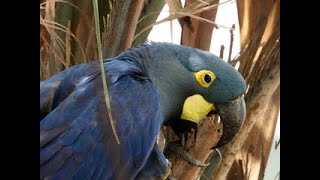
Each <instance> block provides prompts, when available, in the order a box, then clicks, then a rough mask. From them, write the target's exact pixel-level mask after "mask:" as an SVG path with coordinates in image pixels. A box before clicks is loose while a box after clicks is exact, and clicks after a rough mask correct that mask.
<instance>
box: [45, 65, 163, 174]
mask: <svg viewBox="0 0 320 180" xmlns="http://www.w3.org/2000/svg"><path fill="white" fill-rule="evenodd" d="M105 67H106V73H107V76H108V77H110V81H108V84H109V93H110V95H111V96H110V101H111V106H112V112H113V117H114V119H115V121H116V129H117V133H118V135H119V137H120V142H121V144H120V145H118V144H117V143H116V142H115V138H114V135H113V133H112V129H111V127H110V125H109V119H108V116H107V111H106V106H105V102H104V95H103V91H102V90H101V89H102V83H101V76H100V69H99V64H98V62H91V63H88V64H82V65H78V66H75V67H73V68H70V69H67V70H65V71H63V72H61V74H58V75H56V76H54V77H53V78H52V79H49V80H47V81H44V82H41V84H40V89H41V92H40V96H41V100H42V102H41V103H42V105H46V106H50V104H51V107H50V110H51V112H50V110H47V112H48V115H46V116H45V117H44V118H43V119H42V120H41V122H40V144H41V145H40V171H41V173H40V178H49V179H133V178H135V177H136V175H137V174H138V172H139V171H140V169H141V168H142V167H143V165H144V164H145V163H146V161H147V159H148V157H149V154H150V153H151V151H152V149H153V146H154V144H155V140H156V136H157V134H158V132H159V130H160V127H161V125H162V123H163V117H162V114H161V108H160V101H159V95H158V92H157V91H156V89H155V88H154V86H153V84H152V83H151V82H150V81H149V80H148V77H146V76H143V72H141V71H140V70H139V68H138V67H137V66H135V65H134V64H132V63H131V62H128V61H119V60H115V59H114V60H108V61H106V62H105ZM137 75H138V76H137ZM54 84H59V85H58V87H56V88H55V89H54V90H52V89H50V88H52V87H54ZM48 92H49V93H48ZM133 97H134V98H133ZM44 100H45V101H46V102H45V101H44ZM43 107H44V106H43ZM40 110H41V105H40Z"/></svg>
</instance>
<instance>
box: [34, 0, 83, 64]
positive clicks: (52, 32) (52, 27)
mask: <svg viewBox="0 0 320 180" xmlns="http://www.w3.org/2000/svg"><path fill="white" fill-rule="evenodd" d="M55 2H61V3H66V4H69V5H70V6H72V7H74V8H76V9H77V10H79V11H80V9H79V8H78V7H77V6H75V5H74V4H72V3H70V2H68V1H64V0H48V1H45V2H43V3H41V4H40V9H46V8H45V6H46V5H47V4H48V3H55ZM51 19H52V18H51ZM51 19H50V18H46V17H42V16H41V15H40V25H42V26H43V27H44V28H45V29H46V32H47V33H48V34H49V36H50V38H51V40H52V42H53V46H55V44H57V45H58V46H59V47H60V51H62V52H63V53H65V54H66V61H64V60H63V58H61V57H59V56H58V54H59V52H57V50H56V47H51V46H52V45H50V43H49V42H47V41H46V40H45V41H44V44H45V45H46V46H48V47H49V49H51V50H52V51H53V52H54V53H55V57H57V58H58V60H59V61H60V62H61V63H62V64H63V65H64V66H65V68H67V67H69V66H70V56H73V54H72V53H71V48H70V44H68V43H69V41H70V38H71V37H72V38H73V39H75V41H76V43H77V44H78V45H79V47H80V51H81V53H82V56H83V58H84V59H85V53H84V50H83V47H82V45H81V41H80V40H79V39H78V38H77V37H76V36H75V35H74V34H73V33H72V32H71V30H70V27H69V28H68V27H65V26H63V25H61V24H59V23H57V22H55V21H54V20H51ZM69 26H70V25H69ZM56 30H58V31H62V32H64V33H66V42H67V43H65V41H64V40H62V39H61V38H60V37H59V35H58V33H57V32H56ZM43 39H45V38H43ZM66 50H67V52H66ZM68 59H69V60H68Z"/></svg>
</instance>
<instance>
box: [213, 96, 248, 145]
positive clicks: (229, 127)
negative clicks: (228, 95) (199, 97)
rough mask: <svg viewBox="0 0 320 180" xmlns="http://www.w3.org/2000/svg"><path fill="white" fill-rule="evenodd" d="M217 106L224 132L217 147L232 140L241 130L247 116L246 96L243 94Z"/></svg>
mask: <svg viewBox="0 0 320 180" xmlns="http://www.w3.org/2000/svg"><path fill="white" fill-rule="evenodd" d="M215 107H216V111H217V113H218V114H219V115H220V119H221V121H222V124H223V134H222V136H221V137H220V140H219V142H218V143H217V145H216V148H217V147H221V146H223V145H225V144H226V143H228V142H230V141H231V140H232V139H233V138H234V137H235V136H236V135H237V133H238V132H239V130H240V128H241V126H242V124H243V122H244V120H245V118H246V104H245V101H244V96H243V95H241V96H239V97H238V98H237V99H235V100H233V101H229V102H227V103H223V104H215Z"/></svg>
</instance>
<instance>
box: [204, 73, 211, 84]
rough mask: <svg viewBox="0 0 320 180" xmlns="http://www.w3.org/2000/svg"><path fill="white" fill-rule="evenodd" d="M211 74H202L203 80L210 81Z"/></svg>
mask: <svg viewBox="0 0 320 180" xmlns="http://www.w3.org/2000/svg"><path fill="white" fill-rule="evenodd" d="M211 80H212V79H211V76H210V75H209V74H206V75H205V76H204V81H205V82H206V83H210V82H211Z"/></svg>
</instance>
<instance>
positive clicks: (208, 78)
mask: <svg viewBox="0 0 320 180" xmlns="http://www.w3.org/2000/svg"><path fill="white" fill-rule="evenodd" d="M193 74H194V75H195V77H196V80H197V82H198V83H199V85H200V86H202V87H204V88H208V87H210V85H211V84H212V83H213V81H214V80H215V79H216V75H215V74H214V73H213V72H211V71H209V70H201V71H199V72H195V73H193Z"/></svg>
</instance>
